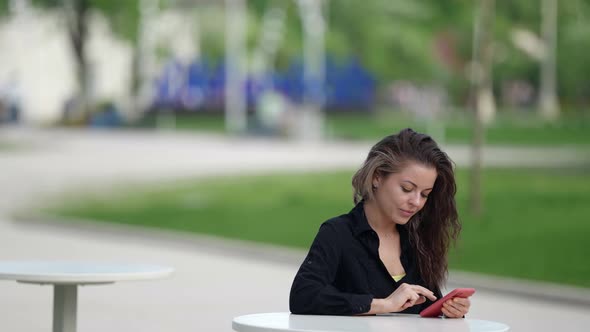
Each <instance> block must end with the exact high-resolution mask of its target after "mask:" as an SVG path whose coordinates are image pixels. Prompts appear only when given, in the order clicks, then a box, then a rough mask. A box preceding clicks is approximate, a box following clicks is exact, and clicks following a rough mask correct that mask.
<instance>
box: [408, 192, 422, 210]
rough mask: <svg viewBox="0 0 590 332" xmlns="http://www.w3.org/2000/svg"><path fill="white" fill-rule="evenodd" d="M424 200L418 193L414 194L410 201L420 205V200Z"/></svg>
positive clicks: (414, 204)
mask: <svg viewBox="0 0 590 332" xmlns="http://www.w3.org/2000/svg"><path fill="white" fill-rule="evenodd" d="M421 200H422V197H421V196H420V193H418V194H416V195H412V197H411V198H410V203H411V204H412V205H413V206H416V207H417V206H420V202H421Z"/></svg>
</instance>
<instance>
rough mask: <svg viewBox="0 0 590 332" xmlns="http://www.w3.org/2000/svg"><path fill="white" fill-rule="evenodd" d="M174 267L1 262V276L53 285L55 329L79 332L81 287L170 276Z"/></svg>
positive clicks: (54, 330) (55, 330) (90, 263)
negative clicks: (79, 289) (78, 314)
mask: <svg viewBox="0 0 590 332" xmlns="http://www.w3.org/2000/svg"><path fill="white" fill-rule="evenodd" d="M173 272H174V269H173V268H170V267H163V266H156V265H142V264H108V263H94V262H55V261H11V262H6V261H5V262H0V279H5V280H16V281H18V282H22V283H31V284H41V285H53V289H54V290H53V332H75V331H76V316H77V302H78V286H80V285H101V284H110V283H114V282H116V281H124V280H150V279H159V278H165V277H168V276H170V275H171V274H172V273H173Z"/></svg>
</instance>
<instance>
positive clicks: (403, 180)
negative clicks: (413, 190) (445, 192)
mask: <svg viewBox="0 0 590 332" xmlns="http://www.w3.org/2000/svg"><path fill="white" fill-rule="evenodd" d="M402 182H408V183H411V184H412V185H413V186H414V187H418V186H417V185H416V184H415V183H414V182H412V181H410V180H403V181H402ZM424 190H432V188H427V189H424Z"/></svg>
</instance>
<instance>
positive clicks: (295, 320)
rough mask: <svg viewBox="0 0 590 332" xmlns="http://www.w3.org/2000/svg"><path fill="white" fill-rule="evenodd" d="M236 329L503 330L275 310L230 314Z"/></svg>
mask: <svg viewBox="0 0 590 332" xmlns="http://www.w3.org/2000/svg"><path fill="white" fill-rule="evenodd" d="M232 328H233V329H234V330H235V331H238V332H285V331H292V332H312V331H313V332H396V331H403V332H414V331H416V332H418V331H420V332H425V331H426V332H428V331H432V332H446V331H449V332H450V331H453V332H457V331H459V332H503V331H508V329H509V327H508V326H507V325H505V324H501V323H496V322H491V321H485V320H478V319H448V318H446V319H445V318H422V317H420V316H419V315H404V314H389V315H377V316H320V315H293V314H290V313H288V312H275V313H263V314H253V315H245V316H239V317H236V318H234V320H233V322H232Z"/></svg>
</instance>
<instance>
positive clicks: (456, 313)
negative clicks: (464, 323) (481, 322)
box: [443, 301, 463, 317]
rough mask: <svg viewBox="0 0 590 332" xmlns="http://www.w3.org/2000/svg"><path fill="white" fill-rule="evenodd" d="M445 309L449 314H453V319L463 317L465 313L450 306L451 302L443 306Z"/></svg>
mask: <svg viewBox="0 0 590 332" xmlns="http://www.w3.org/2000/svg"><path fill="white" fill-rule="evenodd" d="M443 308H444V309H446V310H447V311H448V312H449V313H451V316H452V317H463V313H462V312H461V310H459V309H457V308H455V307H453V306H452V305H450V304H449V301H447V302H445V303H444V304H443ZM445 315H446V314H445Z"/></svg>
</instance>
